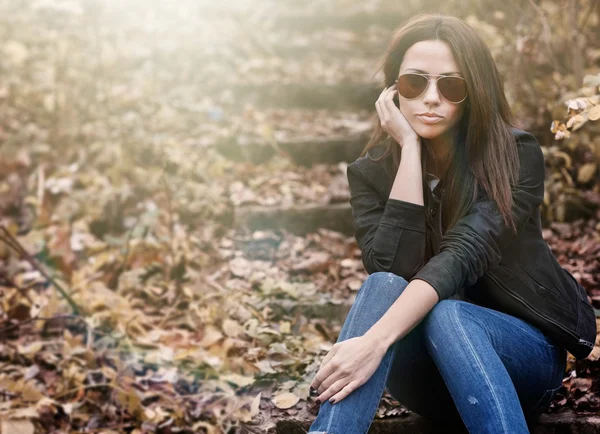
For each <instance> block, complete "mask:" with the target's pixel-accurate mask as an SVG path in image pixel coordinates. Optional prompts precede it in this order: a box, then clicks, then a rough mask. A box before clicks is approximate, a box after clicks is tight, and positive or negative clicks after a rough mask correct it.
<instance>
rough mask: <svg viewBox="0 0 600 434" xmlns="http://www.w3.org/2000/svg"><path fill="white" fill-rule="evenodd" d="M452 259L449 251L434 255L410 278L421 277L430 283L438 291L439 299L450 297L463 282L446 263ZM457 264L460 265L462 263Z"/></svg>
mask: <svg viewBox="0 0 600 434" xmlns="http://www.w3.org/2000/svg"><path fill="white" fill-rule="evenodd" d="M452 260H453V258H452V255H451V254H450V253H449V252H444V251H441V252H440V253H438V254H437V255H435V256H434V257H432V258H431V259H430V260H429V261H428V262H427V263H426V264H425V265H424V266H423V267H422V268H421V269H420V270H419V271H418V272H417V274H415V275H414V276H413V277H412V279H410V280H411V281H412V280H414V279H421V280H424V281H425V282H427V283H429V284H430V285H431V286H433V288H434V289H435V291H436V292H437V294H438V296H439V298H440V299H439V301H442V300H445V299H447V298H450V297H452V296H453V295H454V294H456V293H457V292H458V289H459V288H460V286H461V283H460V282H458V281H457V280H456V277H455V276H454V275H453V274H452V273H451V272H450V271H449V270H448V268H447V267H446V266H445V265H444V263H448V261H452ZM455 266H456V267H460V264H456V265H455ZM453 269H456V268H453Z"/></svg>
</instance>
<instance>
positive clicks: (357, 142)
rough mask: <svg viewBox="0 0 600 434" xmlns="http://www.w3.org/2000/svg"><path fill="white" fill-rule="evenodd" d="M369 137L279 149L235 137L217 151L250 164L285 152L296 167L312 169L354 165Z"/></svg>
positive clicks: (299, 142)
mask: <svg viewBox="0 0 600 434" xmlns="http://www.w3.org/2000/svg"><path fill="white" fill-rule="evenodd" d="M370 134H371V132H370V131H364V132H361V133H354V134H348V135H337V136H332V137H328V138H323V137H316V138H300V139H291V140H290V139H288V140H282V141H277V144H276V147H274V146H273V145H272V144H268V143H265V142H264V140H263V141H261V140H260V139H258V138H257V139H256V141H254V142H249V143H240V140H238V136H237V135H232V136H230V137H227V138H224V139H222V140H221V141H220V142H219V143H217V144H216V146H215V149H217V151H218V152H219V153H220V154H222V155H223V156H225V157H227V158H229V159H231V160H233V161H238V162H240V161H249V162H251V163H253V164H261V163H264V162H266V161H268V160H270V159H271V158H272V157H273V156H274V155H277V154H278V152H282V153H283V154H285V155H286V156H288V157H289V158H290V159H291V160H292V161H293V162H294V163H295V164H297V165H301V166H306V167H311V166H312V165H313V164H336V163H339V162H342V161H345V162H347V163H351V162H353V161H354V160H356V159H357V158H358V157H359V156H360V154H361V152H362V150H363V149H364V147H365V146H366V144H367V142H368V140H369V137H370Z"/></svg>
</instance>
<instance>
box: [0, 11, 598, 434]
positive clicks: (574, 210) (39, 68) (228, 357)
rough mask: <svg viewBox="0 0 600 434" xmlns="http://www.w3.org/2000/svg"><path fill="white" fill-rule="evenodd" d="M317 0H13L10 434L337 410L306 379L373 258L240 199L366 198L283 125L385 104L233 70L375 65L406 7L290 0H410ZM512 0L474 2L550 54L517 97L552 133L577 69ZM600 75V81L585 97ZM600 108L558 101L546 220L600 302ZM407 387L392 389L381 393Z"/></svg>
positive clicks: (7, 239)
mask: <svg viewBox="0 0 600 434" xmlns="http://www.w3.org/2000/svg"><path fill="white" fill-rule="evenodd" d="M320 3H321V2H308V3H307V5H306V8H304V7H303V9H302V10H292V9H291V8H292V7H293V5H292V4H288V5H286V4H285V2H281V3H279V2H278V3H275V2H264V3H263V4H262V5H261V6H256V5H255V7H254V9H253V8H252V7H250V6H248V2H244V1H242V0H239V1H232V2H228V4H227V5H226V6H222V7H221V6H218V5H215V6H212V7H208V6H205V9H202V8H201V7H200V6H198V4H197V2H193V1H187V0H186V1H183V0H182V1H181V2H180V3H178V6H177V7H174V6H172V5H171V6H170V5H169V2H156V4H155V5H154V4H153V6H152V7H148V4H147V3H146V2H141V1H139V0H128V1H125V2H101V1H89V2H79V1H77V0H45V1H28V0H0V34H2V35H3V38H2V39H1V40H2V42H1V43H0V51H1V52H2V57H1V58H0V145H1V147H0V169H1V170H0V226H1V227H0V241H1V242H0V300H1V301H0V302H1V304H0V366H1V367H2V368H1V369H0V396H1V397H2V399H1V400H0V432H1V433H2V434H4V433H12V432H23V433H33V432H34V430H37V431H35V432H53V433H57V434H58V433H70V432H89V433H92V432H102V433H124V432H127V433H136V434H140V433H151V432H152V433H154V432H156V433H183V432H186V433H210V434H213V433H221V432H223V433H232V432H236V431H241V432H244V430H246V432H266V431H268V430H269V429H271V428H272V427H273V426H274V424H275V422H276V421H277V420H280V419H285V418H298V419H303V418H310V417H313V416H314V415H316V411H317V408H316V407H315V406H314V405H313V402H312V400H311V399H310V398H309V397H308V384H309V383H310V381H311V380H312V378H313V376H314V374H315V373H316V371H317V370H318V367H319V364H320V362H321V360H322V357H323V356H324V355H325V354H326V353H327V352H328V351H329V349H330V348H331V346H332V345H333V343H334V342H335V340H336V338H337V335H338V333H339V330H340V328H341V325H342V322H343V319H344V318H345V315H346V313H347V311H348V310H349V308H350V306H351V304H352V301H353V300H354V297H355V295H356V291H357V290H358V289H359V288H360V286H361V284H362V282H363V281H364V280H365V278H366V277H367V274H366V273H365V271H364V269H363V267H362V263H361V260H360V251H359V249H358V247H357V245H356V242H355V240H354V238H353V237H352V236H348V235H344V234H341V233H337V232H332V231H329V230H326V229H321V230H319V231H317V232H314V233H309V234H307V235H303V236H296V235H292V234H290V233H287V232H285V231H254V232H245V231H242V230H235V229H233V228H231V223H232V221H233V214H234V213H235V210H236V209H239V207H241V206H243V205H260V206H264V207H275V206H293V205H303V204H322V205H328V204H334V203H343V202H346V201H347V200H348V186H347V181H346V178H345V167H346V163H347V162H343V161H342V162H339V163H338V164H330V165H325V164H315V165H312V166H311V167H300V166H297V165H295V164H294V163H293V162H292V161H291V160H290V159H289V158H287V157H288V156H287V155H285V153H282V152H279V151H278V150H277V149H278V148H277V145H278V143H283V142H286V141H289V140H295V139H327V138H329V137H333V136H336V137H339V136H343V135H346V134H347V135H352V134H355V133H360V132H364V131H365V129H368V127H369V126H370V125H371V121H372V113H369V112H364V111H359V110H341V111H331V110H326V109H322V108H318V107H315V108H314V109H285V110H282V109H275V108H273V109H264V110H262V109H258V108H255V107H253V106H252V105H251V104H245V103H244V101H243V100H240V99H239V98H237V97H236V95H235V93H234V92H233V91H232V90H231V89H234V88H235V86H238V85H262V86H264V85H269V84H270V83H279V84H281V83H292V82H293V83H298V82H309V83H326V84H332V85H335V84H338V83H344V82H361V83H363V82H364V83H365V84H368V83H369V82H370V80H374V81H376V80H377V76H376V75H375V76H374V77H373V73H374V67H373V63H374V61H375V60H374V59H376V56H377V53H378V52H379V51H377V52H375V50H381V49H382V48H383V47H384V46H385V41H386V39H387V38H388V37H389V35H390V33H389V32H390V29H388V28H384V27H382V26H368V27H367V28H364V29H361V30H353V29H350V28H344V27H341V28H327V29H323V28H320V29H317V30H315V29H313V30H306V29H305V30H301V29H299V28H287V27H286V26H281V25H278V20H283V19H284V18H285V17H288V16H290V14H297V16H298V17H299V18H298V19H299V20H300V19H302V16H305V17H306V16H308V17H309V18H310V17H311V14H312V16H313V17H317V16H318V15H319V9H318V8H319V7H325V10H324V13H330V14H335V13H336V12H337V11H339V10H343V11H344V14H347V15H348V16H349V17H352V16H353V15H352V14H359V13H367V14H371V15H367V18H368V17H372V16H378V15H377V13H378V11H379V13H381V11H384V12H385V11H386V10H387V9H385V8H390V4H386V2H375V1H368V2H360V4H358V3H355V2H348V1H343V0H337V1H335V2H331V3H330V4H329V6H323V5H320ZM380 3H381V4H380ZM425 3H426V2H424V4H425ZM411 4H412V3H411ZM278 5H279V6H278ZM392 6H393V5H392ZM450 6H452V5H449V7H450ZM544 7H545V8H547V9H545V10H546V11H547V13H548V15H549V16H550V17H551V18H552V19H556V17H557V16H558V15H560V11H556V10H555V9H553V7H552V6H551V5H546V4H544ZM411 8H412V9H411V11H405V12H404V13H408V12H410V13H413V12H414V11H416V10H417V9H418V7H416V6H414V5H412V6H411ZM389 10H395V11H396V12H395V13H399V12H398V10H397V8H396V9H393V8H391V9H389ZM458 10H462V9H458ZM527 11H528V12H527V13H528V14H530V13H533V12H531V10H530V9H527ZM513 13H514V11H512V10H507V11H504V12H503V11H497V13H494V14H493V16H492V17H488V20H487V21H486V20H484V19H482V18H481V17H480V18H477V16H476V15H477V11H473V14H472V15H470V16H469V22H470V23H471V24H472V25H474V26H477V28H478V29H479V30H480V31H481V32H483V34H485V37H486V38H488V39H487V40H488V41H489V42H490V46H491V48H492V51H493V52H494V54H495V55H497V56H498V62H499V64H500V68H501V69H502V70H503V71H506V72H510V71H515V70H520V69H522V68H524V67H525V69H526V70H527V71H529V72H528V74H538V75H540V76H541V78H538V77H533V76H532V75H528V77H529V79H528V80H519V79H516V78H515V79H511V80H509V81H508V82H507V91H508V92H509V94H510V95H519V94H522V95H524V97H522V98H515V99H514V105H515V110H517V111H518V112H519V113H520V115H521V116H522V119H523V123H524V124H526V125H532V126H537V127H539V128H543V129H544V131H547V133H548V134H549V135H550V136H551V134H550V122H549V120H550V118H549V116H550V115H549V113H548V112H549V110H550V107H554V105H555V104H556V105H559V106H561V107H563V106H564V104H563V103H562V101H561V102H560V103H558V102H557V101H558V100H559V99H561V98H559V97H560V96H561V95H562V93H563V92H565V88H566V85H565V84H563V82H562V81H561V80H560V79H559V78H560V77H566V78H565V81H567V82H568V80H570V79H571V78H570V77H571V75H572V73H570V72H569V71H566V72H565V71H563V70H562V69H560V68H558V67H556V68H557V69H558V70H559V71H560V72H556V71H555V72H554V73H551V72H548V71H552V69H549V68H548V66H549V65H550V66H552V65H553V62H554V61H555V60H554V58H552V57H551V56H550V55H549V53H548V52H547V51H544V50H538V51H536V50H532V49H531V47H537V46H538V45H536V44H540V42H539V40H538V39H536V38H537V37H538V33H536V32H538V30H537V29H538V27H537V25H538V24H537V23H538V21H535V23H536V24H535V25H532V26H531V29H530V31H531V32H532V33H526V30H524V29H522V28H521V27H518V32H517V33H516V34H513V33H514V32H512V30H513V28H512V27H510V26H509V25H508V24H507V23H508V22H512V21H511V16H512V15H511V14H513ZM503 14H504V15H503ZM583 14H584V11H581V15H582V17H581V20H583ZM523 16H527V14H525V13H523ZM402 17H403V16H402V15H401V14H399V15H398V21H401V19H402ZM242 18H244V19H242ZM304 19H305V18H304ZM315 19H316V18H315ZM595 20H596V21H595ZM349 22H360V20H354V21H352V20H350V19H349ZM532 22H533V21H532ZM338 24H339V23H338ZM597 25H598V23H597V17H596V15H594V14H592V18H590V20H589V22H588V24H587V26H588V27H585V26H584V27H582V28H583V29H584V32H583V33H584V34H585V35H587V37H588V38H589V41H590V46H589V49H586V50H585V51H584V54H585V56H586V58H587V59H588V60H589V61H590V62H591V63H592V64H593V62H594V59H597V58H598V57H597V56H598V54H597V53H598V52H597V48H596V49H594V44H593V42H594V40H593V37H594V34H595V33H594V32H593V29H595V28H596V27H595V26H597ZM539 28H540V29H543V26H540V27H539ZM242 36H246V37H242ZM511 38H512V39H511ZM515 38H517V40H515ZM507 41H508V42H507ZM510 44H513V46H516V47H517V48H516V49H517V50H520V51H519V52H521V53H523V54H524V57H523V58H521V59H519V60H518V61H516V60H515V62H516V63H518V62H520V63H519V64H513V63H511V62H509V61H508V60H507V59H511V60H513V57H514V56H513V57H511V54H513V55H514V50H513V51H510V50H508V49H506V47H508V46H511V45H510ZM595 46H597V45H595ZM524 47H525V48H524ZM528 47H529V48H528ZM304 49H306V50H305V51H303V50H304ZM556 49H557V48H556ZM329 53H335V55H334V56H335V57H332V56H333V55H332V54H329ZM528 62H530V63H528ZM527 67H528V68H529V69H527ZM589 73H590V74H593V71H589ZM588 84H589V83H588ZM592 84H593V80H592ZM518 86H523V89H521V93H520V92H518V91H517V90H518V89H519V87H518ZM598 86H599V84H593V85H588V86H585V87H584V90H582V92H584V94H587V98H588V99H587V100H588V101H590V100H591V101H594V100H593V98H594V95H596V94H598ZM590 88H591V89H592V91H593V92H591V91H590V90H589V89H590ZM586 89H587V90H586ZM542 90H543V92H542ZM542 97H543V98H545V99H543V101H544V103H543V104H542V103H541V102H540V103H539V106H540V107H542V106H544V107H546V109H544V110H542V109H540V108H539V107H538V106H537V105H535V104H538V102H537V101H538V99H540V98H542ZM568 97H569V98H572V97H573V95H569V94H568ZM532 101H533V102H532ZM596 104H597V102H596ZM563 108H564V107H563ZM590 113H591V112H590V107H589V106H585V107H582V106H581V105H577V103H575V107H574V108H573V107H571V110H570V111H568V116H569V119H573V118H575V120H574V121H569V120H567V119H566V118H565V119H561V116H563V115H564V113H563V112H560V116H557V119H561V120H562V121H563V123H562V124H559V123H556V124H555V125H554V126H555V127H556V131H552V134H556V132H557V131H562V133H561V137H562V138H561V137H556V139H557V142H553V143H552V146H550V144H551V143H550V141H549V140H543V136H542V135H540V138H541V139H542V140H541V141H542V143H543V144H544V145H545V146H544V150H545V154H546V160H547V163H548V166H547V167H548V172H547V175H548V176H547V178H548V180H547V186H546V191H547V192H548V195H547V198H546V200H545V203H544V206H543V211H544V212H543V215H544V217H545V220H546V226H545V230H544V238H545V239H546V240H547V242H548V244H549V245H550V247H551V249H552V251H553V252H554V253H555V255H556V257H557V259H558V260H559V262H560V263H561V264H562V265H563V266H564V267H565V268H566V269H568V270H569V271H571V272H572V273H573V275H574V276H575V277H576V278H577V279H578V280H579V281H580V282H581V283H582V284H583V285H584V286H585V287H586V289H587V291H588V295H589V296H590V298H591V299H592V302H593V304H594V306H595V307H596V308H597V309H600V277H599V276H600V259H599V258H600V236H599V231H600V199H599V198H600V189H599V188H598V184H599V182H600V181H599V175H598V170H597V168H592V167H591V166H590V164H593V163H594V161H596V160H594V158H595V155H596V154H595V153H594V149H595V148H593V147H590V144H592V145H594V144H596V143H598V141H597V130H595V129H594V128H595V125H597V122H596V121H594V120H593V117H594V114H593V113H591V116H590ZM577 116H579V118H576V117H577ZM571 132H573V137H572V138H571V141H570V142H567V144H565V145H563V144H562V142H560V141H558V140H564V139H566V138H567V137H566V136H567V135H569V134H570V133H571ZM223 140H234V141H235V142H236V144H237V145H239V146H244V145H246V144H252V143H263V144H265V145H266V146H273V153H274V156H273V157H272V158H271V159H269V161H266V162H265V163H263V164H260V165H256V164H252V163H250V162H240V161H238V162H235V161H232V160H229V159H228V158H226V157H224V156H223V154H222V152H220V149H219V146H220V144H222V143H223ZM594 146H595V145H594ZM598 149H600V148H598ZM597 155H600V152H598V153H597ZM573 216H577V218H572V217H573ZM568 217H571V218H568ZM598 343H600V342H598ZM599 348H600V347H596V348H595V349H594V351H593V352H592V354H591V355H590V357H588V358H587V359H586V360H583V361H579V362H577V363H575V361H574V359H572V358H570V359H569V364H568V367H567V373H568V376H567V377H566V378H565V380H564V382H563V385H564V388H563V389H561V391H560V392H559V395H558V396H557V399H556V400H555V401H554V402H553V404H552V407H551V409H550V411H557V410H560V408H563V407H565V408H573V409H576V410H579V411H590V412H597V411H598V410H599V409H600V398H599V394H598V391H599V390H600V383H599V380H598V379H599V378H600V375H599V371H600V362H599V361H598V360H599V359H600V350H599ZM405 411H406V410H405V409H403V408H402V407H401V406H400V405H399V403H397V402H395V401H394V400H393V399H392V398H391V397H390V396H387V395H385V396H384V397H383V400H382V404H381V406H380V408H379V409H378V413H377V415H378V417H385V416H392V415H399V414H402V413H404V412H405Z"/></svg>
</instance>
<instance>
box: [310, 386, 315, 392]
mask: <svg viewBox="0 0 600 434" xmlns="http://www.w3.org/2000/svg"><path fill="white" fill-rule="evenodd" d="M308 390H309V391H310V393H315V392H316V390H315V389H313V388H312V386H310V387H309V388H308Z"/></svg>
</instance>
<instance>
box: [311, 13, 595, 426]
mask: <svg viewBox="0 0 600 434" xmlns="http://www.w3.org/2000/svg"><path fill="white" fill-rule="evenodd" d="M382 68H383V71H384V76H385V86H386V88H385V89H384V90H383V92H382V93H381V95H380V97H379V99H378V100H377V102H376V104H375V106H376V109H377V114H378V118H379V119H378V122H377V126H376V129H375V132H374V134H373V137H372V139H371V140H370V141H369V143H368V144H367V146H366V148H365V150H364V151H363V153H362V154H361V156H360V157H359V158H358V159H357V160H356V161H354V162H353V163H351V164H350V165H348V170H347V175H348V182H349V185H350V191H351V199H350V203H351V205H352V213H353V218H354V227H355V235H356V239H357V242H358V245H359V247H360V248H361V251H362V260H363V263H364V266H365V268H366V270H367V271H368V273H369V274H370V275H369V277H368V278H367V280H366V281H365V282H364V284H363V285H362V287H361V288H360V289H359V291H358V294H357V296H356V300H355V302H354V304H353V306H352V308H351V310H350V313H349V314H348V317H347V318H346V320H345V322H344V325H343V327H342V330H341V333H340V336H339V338H338V341H337V343H336V344H335V345H334V346H333V348H332V349H331V351H330V352H329V354H327V356H326V357H325V358H324V359H323V362H322V364H321V367H320V369H319V371H318V372H317V374H316V376H315V377H314V379H313V381H312V382H311V389H314V390H315V392H314V393H313V395H314V398H316V399H317V400H318V403H319V404H320V409H319V414H318V416H317V418H316V420H315V421H314V422H313V424H312V425H311V427H310V429H309V433H310V434H317V433H328V434H341V433H344V434H354V433H356V434H359V433H361V434H363V433H366V432H367V431H368V429H369V427H370V425H371V423H372V420H373V417H374V415H375V411H376V410H377V407H378V405H379V401H380V398H381V395H382V394H383V391H384V388H385V390H387V391H388V392H389V393H390V394H391V395H392V396H393V397H394V398H396V399H397V400H398V401H399V402H401V403H402V404H403V405H404V406H406V407H407V408H409V409H410V410H412V411H414V412H416V413H418V414H420V415H421V416H423V417H425V418H427V419H429V420H432V421H436V422H439V423H441V424H444V426H445V427H446V431H448V428H449V427H450V426H454V427H456V428H457V429H459V430H461V431H462V432H465V431H467V430H468V432H470V433H510V434H518V433H527V432H529V428H530V427H531V425H532V424H533V423H534V422H535V421H536V420H537V418H538V417H539V415H540V414H541V413H543V412H544V411H545V410H546V409H547V407H548V405H549V403H550V401H551V400H552V398H553V397H554V395H555V394H556V392H557V391H558V390H559V389H560V387H561V385H562V378H563V374H564V371H565V365H566V351H567V350H568V351H569V352H571V353H572V354H573V355H574V356H575V357H576V358H577V359H581V358H584V357H586V356H587V355H588V354H589V353H590V352H591V350H592V348H593V346H594V340H595V337H596V322H595V317H594V311H593V308H592V306H591V304H590V301H589V299H588V298H587V295H586V293H585V290H584V289H583V287H581V285H579V284H578V283H577V281H576V280H575V278H574V277H573V276H572V275H571V274H570V273H569V272H568V271H567V270H565V269H563V268H562V267H561V266H560V265H559V264H558V262H557V261H556V258H555V257H554V256H553V254H552V252H551V251H550V249H549V248H548V245H547V244H546V243H545V242H544V240H543V238H542V233H541V220H540V210H539V205H540V204H541V203H542V201H543V197H544V177H545V166H544V158H543V154H542V152H541V149H540V146H539V144H538V142H537V140H536V138H535V137H534V136H532V135H531V134H528V133H526V132H525V131H521V130H519V129H517V128H515V127H514V126H513V125H514V118H513V115H512V113H511V110H510V108H509V105H508V103H507V100H506V97H505V95H504V91H503V85H502V80H501V78H500V76H499V73H498V71H497V69H496V66H495V64H494V61H493V58H492V56H491V54H490V52H489V50H488V48H487V47H486V45H485V43H484V42H483V41H482V40H481V38H480V37H479V36H478V35H477V33H476V32H475V31H474V30H473V29H472V28H471V27H470V26H468V25H467V24H466V23H464V22H463V21H461V20H460V19H458V18H455V17H451V16H445V15H442V14H420V15H418V16H416V17H414V18H412V19H411V20H409V21H408V22H407V23H406V24H405V25H404V26H403V27H402V28H400V29H399V30H398V31H397V32H396V33H395V34H394V36H393V38H392V39H391V41H390V44H389V48H388V50H387V52H386V53H385V56H384V57H383V61H382ZM423 174H425V175H426V176H423Z"/></svg>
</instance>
